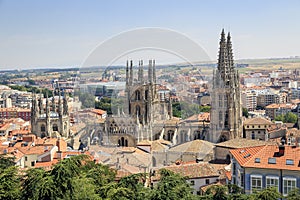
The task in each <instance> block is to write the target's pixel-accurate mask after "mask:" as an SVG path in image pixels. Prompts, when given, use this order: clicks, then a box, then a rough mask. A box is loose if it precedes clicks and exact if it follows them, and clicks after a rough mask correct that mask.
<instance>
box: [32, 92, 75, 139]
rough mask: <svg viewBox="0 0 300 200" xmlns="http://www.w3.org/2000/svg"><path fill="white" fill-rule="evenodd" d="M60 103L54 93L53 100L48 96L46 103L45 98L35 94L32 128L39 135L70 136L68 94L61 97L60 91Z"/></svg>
mask: <svg viewBox="0 0 300 200" xmlns="http://www.w3.org/2000/svg"><path fill="white" fill-rule="evenodd" d="M58 93H59V99H58V103H57V102H55V97H54V95H53V97H52V101H51V102H49V98H48V96H47V98H46V105H44V104H43V98H42V95H41V94H40V95H39V96H40V98H38V97H37V95H36V94H33V98H32V107H31V130H32V133H34V134H35V135H37V136H38V137H41V138H43V137H64V138H68V137H69V131H70V120H69V111H68V99H67V96H65V95H63V98H62V97H61V94H60V91H59V92H58Z"/></svg>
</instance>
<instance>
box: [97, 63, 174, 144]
mask: <svg viewBox="0 0 300 200" xmlns="http://www.w3.org/2000/svg"><path fill="white" fill-rule="evenodd" d="M135 71H137V72H138V73H137V77H136V76H135V74H136V73H135ZM157 86H158V85H157V83H156V70H155V60H149V64H148V76H147V78H146V77H144V66H143V61H142V60H140V61H139V64H138V66H137V70H134V67H133V61H132V60H131V61H130V62H128V61H127V65H126V87H125V94H126V99H125V105H124V112H122V113H120V111H119V112H118V113H117V114H115V115H113V116H109V117H107V119H106V121H105V124H104V128H103V130H102V131H101V130H100V132H101V134H100V140H101V141H103V144H104V145H118V146H135V145H136V144H137V142H138V141H141V140H154V139H155V135H158V134H160V132H161V129H162V127H157V126H156V125H157V124H159V123H161V122H162V121H166V120H170V119H171V118H172V104H171V101H170V99H164V100H161V99H160V98H159V96H158V92H157V91H158V88H157ZM154 127H155V128H154ZM158 137H159V136H157V138H158Z"/></svg>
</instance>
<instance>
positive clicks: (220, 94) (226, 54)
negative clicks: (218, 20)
mask: <svg viewBox="0 0 300 200" xmlns="http://www.w3.org/2000/svg"><path fill="white" fill-rule="evenodd" d="M211 101H212V103H211V106H212V109H211V124H210V128H211V131H210V135H209V141H211V142H214V143H216V142H222V141H225V140H230V139H233V138H237V137H241V134H242V109H241V97H240V82H239V74H238V71H237V70H236V69H235V67H234V62H233V53H232V44H231V36H230V33H228V35H227V38H226V36H225V33H224V29H223V30H222V33H221V39H220V43H219V57H218V67H217V69H215V70H214V72H213V86H212V92H211Z"/></svg>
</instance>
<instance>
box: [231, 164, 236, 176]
mask: <svg viewBox="0 0 300 200" xmlns="http://www.w3.org/2000/svg"><path fill="white" fill-rule="evenodd" d="M232 174H233V175H235V174H236V164H235V163H233V164H232Z"/></svg>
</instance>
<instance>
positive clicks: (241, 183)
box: [240, 173, 244, 187]
mask: <svg viewBox="0 0 300 200" xmlns="http://www.w3.org/2000/svg"><path fill="white" fill-rule="evenodd" d="M240 176H241V179H240V180H241V182H240V185H241V187H244V173H241V175H240Z"/></svg>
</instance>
